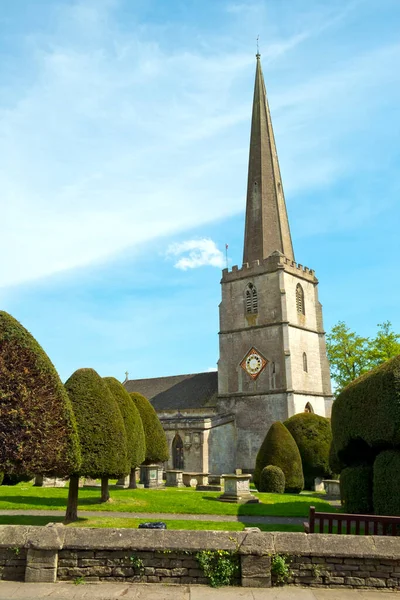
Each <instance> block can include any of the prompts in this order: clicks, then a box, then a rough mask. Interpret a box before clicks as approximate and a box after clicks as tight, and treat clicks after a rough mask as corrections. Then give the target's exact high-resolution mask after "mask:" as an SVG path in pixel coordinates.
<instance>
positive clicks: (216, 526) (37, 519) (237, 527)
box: [0, 515, 303, 531]
mask: <svg viewBox="0 0 400 600" xmlns="http://www.w3.org/2000/svg"><path fill="white" fill-rule="evenodd" d="M63 519H64V517H61V516H60V517H58V516H54V517H53V516H52V517H41V516H30V515H10V516H8V515H7V516H5V515H1V516H0V525H47V524H48V523H62V522H63ZM149 521H150V522H151V521H154V519H132V518H115V519H113V518H108V517H99V518H96V517H92V518H80V519H78V521H76V522H75V523H70V524H69V525H67V527H96V528H112V527H122V528H129V529H137V527H138V525H139V523H144V522H146V523H147V522H149ZM256 526H257V527H259V528H260V529H261V531H302V530H303V528H302V527H301V525H256ZM167 527H168V529H173V530H178V529H186V530H187V529H189V530H209V531H243V529H244V528H245V527H254V524H248V523H237V522H226V521H182V520H179V519H176V520H175V519H173V520H172V519H171V520H168V521H167Z"/></svg>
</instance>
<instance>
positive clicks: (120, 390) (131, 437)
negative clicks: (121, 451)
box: [104, 377, 146, 489]
mask: <svg viewBox="0 0 400 600" xmlns="http://www.w3.org/2000/svg"><path fill="white" fill-rule="evenodd" d="M104 381H105V382H106V383H107V385H108V387H109V389H110V392H111V393H112V394H113V396H114V398H115V400H116V401H117V402H118V406H119V409H120V411H121V414H122V418H123V420H124V425H125V431H126V437H127V450H128V460H129V464H130V467H131V472H130V477H129V487H130V488H131V489H132V488H136V477H135V471H136V468H137V467H138V466H139V465H140V464H142V462H143V461H144V459H145V457H146V444H145V438H144V429H143V423H142V419H141V418H140V414H139V411H138V409H137V408H136V404H135V403H134V402H133V400H132V398H131V397H130V395H129V393H128V392H127V391H126V389H125V388H124V386H123V385H122V383H120V382H119V381H118V380H117V379H115V377H105V378H104Z"/></svg>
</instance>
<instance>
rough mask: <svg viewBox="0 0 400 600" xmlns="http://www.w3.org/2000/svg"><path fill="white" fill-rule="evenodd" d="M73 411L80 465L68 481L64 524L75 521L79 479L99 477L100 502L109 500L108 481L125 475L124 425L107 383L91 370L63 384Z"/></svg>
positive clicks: (128, 467) (125, 446)
mask: <svg viewBox="0 0 400 600" xmlns="http://www.w3.org/2000/svg"><path fill="white" fill-rule="evenodd" d="M65 388H66V390H67V392H68V395H69V397H70V399H71V403H72V406H73V409H74V412H75V417H76V423H77V427H78V434H79V439H80V443H81V452H82V464H81V467H80V469H79V471H77V472H76V473H75V474H74V476H73V477H71V478H70V484H69V496H68V507H67V516H66V520H67V521H72V520H76V518H77V502H78V483H79V476H80V475H83V476H86V477H92V478H94V479H96V478H101V501H102V502H105V501H107V500H108V499H109V497H110V496H109V491H108V479H109V478H110V477H119V476H122V475H128V473H129V472H130V463H129V461H128V456H127V438H126V432H125V426H124V422H123V419H122V415H121V411H120V409H119V406H118V403H117V401H116V400H115V398H114V396H113V394H112V393H111V392H110V389H109V387H108V385H107V383H106V382H105V381H104V380H103V379H102V378H101V377H100V375H98V374H97V373H96V371H94V370H93V369H78V370H77V371H75V373H73V374H72V375H71V377H70V378H69V379H68V381H67V382H66V383H65Z"/></svg>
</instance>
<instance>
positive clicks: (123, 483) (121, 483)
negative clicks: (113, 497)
mask: <svg viewBox="0 0 400 600" xmlns="http://www.w3.org/2000/svg"><path fill="white" fill-rule="evenodd" d="M115 485H116V486H117V487H122V488H127V487H129V475H127V476H126V477H120V478H119V479H118V481H117V483H116V484H115Z"/></svg>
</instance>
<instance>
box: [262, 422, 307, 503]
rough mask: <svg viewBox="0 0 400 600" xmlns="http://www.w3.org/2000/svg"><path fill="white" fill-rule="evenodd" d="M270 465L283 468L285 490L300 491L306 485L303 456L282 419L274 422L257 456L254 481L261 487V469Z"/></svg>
mask: <svg viewBox="0 0 400 600" xmlns="http://www.w3.org/2000/svg"><path fill="white" fill-rule="evenodd" d="M268 465H274V466H275V467H279V468H280V469H282V471H283V473H284V475H285V492H289V493H295V494H297V493H299V492H301V490H302V489H303V487H304V477H303V469H302V466H301V457H300V452H299V449H298V447H297V445H296V442H295V441H294V439H293V436H292V434H291V433H290V432H289V431H288V430H287V429H286V427H285V426H284V425H283V423H281V422H280V421H276V422H275V423H272V425H271V427H270V428H269V430H268V433H267V435H266V436H265V439H264V441H263V443H262V444H261V448H260V449H259V451H258V454H257V458H256V466H255V469H254V474H253V479H254V483H255V485H256V487H257V489H259V485H260V476H261V471H262V470H263V468H264V467H267V466H268Z"/></svg>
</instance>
